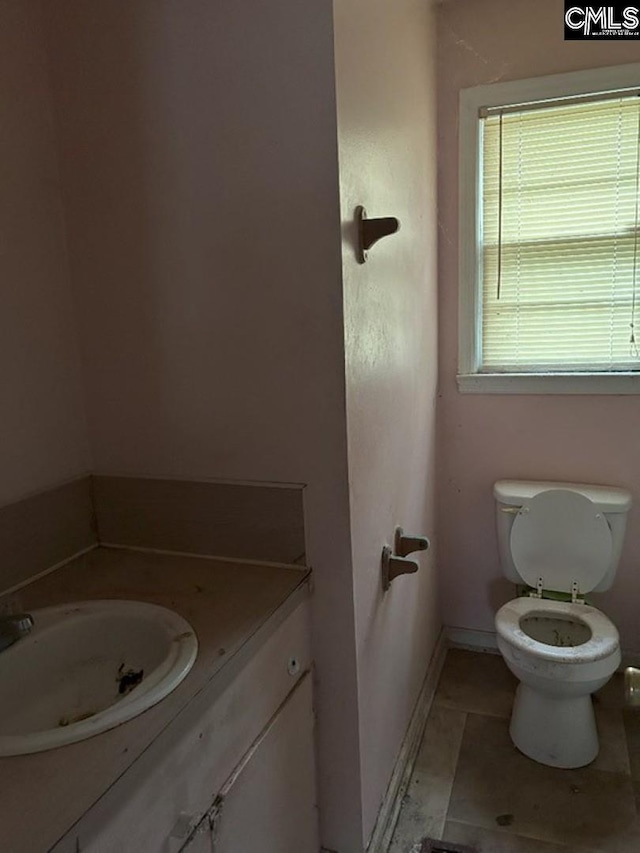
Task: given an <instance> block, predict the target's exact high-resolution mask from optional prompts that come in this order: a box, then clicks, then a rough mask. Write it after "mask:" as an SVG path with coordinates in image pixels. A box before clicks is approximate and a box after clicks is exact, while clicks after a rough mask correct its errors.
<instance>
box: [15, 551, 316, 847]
mask: <svg viewBox="0 0 640 853" xmlns="http://www.w3.org/2000/svg"><path fill="white" fill-rule="evenodd" d="M308 576H309V572H308V570H307V569H306V568H302V567H301V568H296V567H286V566H274V565H264V564H263V565H256V564H252V563H240V562H228V561H224V560H219V559H212V558H203V557H189V556H178V555H168V554H156V553H149V552H142V551H130V550H125V549H119V548H104V547H99V548H96V549H95V550H93V551H90V552H89V553H88V554H85V555H83V556H81V557H78V558H76V559H75V560H73V561H72V562H70V563H68V564H67V565H65V566H63V567H62V568H59V569H57V570H56V571H54V572H52V573H51V574H49V575H46V576H44V577H42V578H40V579H38V580H36V581H34V582H33V583H31V584H29V585H28V586H26V587H24V588H23V589H21V590H20V591H19V593H16V594H14V595H13V596H12V597H13V598H14V599H15V598H17V600H18V601H19V603H20V607H21V608H22V609H24V610H26V611H32V610H37V609H38V608H41V607H47V606H49V605H54V604H61V603H65V602H69V601H81V600H86V599H101V598H122V599H130V600H137V601H150V602H152V603H155V604H160V605H163V606H164V607H168V608H170V609H172V610H175V611H176V612H177V613H179V614H180V615H182V616H183V617H184V618H185V619H187V620H188V621H189V623H190V624H191V625H192V627H193V628H194V629H195V631H196V633H197V635H198V643H199V651H198V657H197V659H196V662H195V664H194V666H193V669H192V670H191V672H190V673H189V674H188V675H187V677H186V678H185V680H184V681H183V682H182V683H181V684H180V685H179V686H178V687H177V688H176V689H175V690H174V691H173V692H172V693H170V694H169V696H167V697H166V698H165V699H163V700H162V701H161V702H160V703H158V704H157V705H155V706H154V707H152V708H150V709H149V710H148V711H145V712H144V713H143V714H141V715H140V716H138V717H136V718H134V719H133V720H130V721H129V722H127V723H124V724H122V725H120V726H118V727H117V728H115V729H111V730H110V731H107V732H104V733H102V734H100V735H96V736H95V737H92V738H89V739H88V740H84V741H81V742H79V743H75V744H70V745H68V746H64V747H60V748H58V749H53V750H50V751H47V752H41V753H36V754H34V755H24V756H14V757H9V758H0V775H1V778H2V786H1V789H0V790H1V793H0V850H1V851H2V853H45V851H47V850H49V849H50V848H51V847H53V845H54V844H56V842H57V841H58V840H59V839H60V838H61V837H62V836H63V835H64V834H65V833H66V832H67V831H68V830H69V829H70V828H71V827H72V826H73V825H74V823H75V822H76V821H77V820H79V818H81V817H82V815H83V814H84V813H85V812H86V811H88V810H89V809H90V808H91V807H92V806H93V805H94V803H95V802H96V801H97V800H98V799H99V798H100V797H101V795H102V794H103V793H104V792H105V791H106V790H107V789H108V788H109V787H110V786H111V785H113V784H114V782H116V781H117V780H118V779H119V778H120V777H121V776H122V775H123V774H124V773H125V772H126V771H127V769H128V768H129V767H131V765H133V763H134V762H135V761H136V760H137V759H138V758H139V757H140V756H141V755H142V753H143V752H144V751H145V750H146V749H147V748H148V747H149V746H150V744H151V743H152V742H153V741H154V740H155V739H156V738H157V737H158V736H159V735H160V734H161V733H162V732H163V730H164V729H165V728H166V727H167V726H168V725H169V724H170V723H171V721H172V720H173V719H174V718H176V717H177V716H178V715H179V714H180V712H181V711H183V710H184V709H185V708H186V706H187V705H188V704H189V703H190V701H191V700H192V699H193V698H194V697H195V696H196V695H197V694H198V693H200V692H201V691H202V690H203V689H204V688H205V686H207V685H208V684H209V683H210V682H211V681H212V680H213V679H214V678H215V677H216V676H219V677H220V679H221V680H222V679H223V676H224V681H225V683H228V680H229V678H230V677H233V675H234V668H235V669H237V670H238V671H239V670H240V668H241V667H242V665H243V662H244V660H246V657H245V655H244V654H243V655H238V654H237V653H238V652H239V651H240V649H243V652H246V651H248V650H250V647H251V644H252V642H253V643H255V644H259V643H261V642H263V641H264V638H265V630H266V631H268V630H269V629H270V628H271V629H273V630H275V628H276V627H277V625H278V624H280V622H281V621H282V619H284V618H285V617H286V615H288V613H289V612H291V611H292V610H293V608H294V607H295V606H297V604H298V603H299V602H300V601H302V600H303V598H304V597H305V596H306V595H307V590H308V583H307V582H308ZM256 647H257V646H256ZM241 658H242V660H241Z"/></svg>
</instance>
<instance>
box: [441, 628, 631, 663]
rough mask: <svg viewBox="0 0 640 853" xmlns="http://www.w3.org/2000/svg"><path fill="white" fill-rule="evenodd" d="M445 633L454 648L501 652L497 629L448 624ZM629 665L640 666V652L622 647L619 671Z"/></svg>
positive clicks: (491, 652)
mask: <svg viewBox="0 0 640 853" xmlns="http://www.w3.org/2000/svg"><path fill="white" fill-rule="evenodd" d="M444 633H445V635H446V637H447V641H448V643H449V646H450V647H451V648H452V649H469V650H470V651H473V652H489V653H490V654H494V655H496V654H500V651H499V649H498V641H497V639H496V633H495V631H476V630H473V629H472V628H455V627H453V626H451V625H447V626H446V627H445V628H444ZM627 666H636V667H638V668H640V652H632V651H629V650H625V649H622V662H621V663H620V666H619V667H618V672H622V671H623V670H624V669H625V667H627Z"/></svg>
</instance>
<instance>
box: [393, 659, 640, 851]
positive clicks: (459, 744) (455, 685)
mask: <svg viewBox="0 0 640 853" xmlns="http://www.w3.org/2000/svg"><path fill="white" fill-rule="evenodd" d="M516 684H517V682H516V680H515V678H514V677H513V676H512V675H511V673H510V672H509V671H508V669H507V668H506V666H505V665H504V663H503V661H502V658H501V657H500V656H498V655H490V654H479V653H476V652H468V651H462V650H460V649H451V650H450V651H449V652H448V654H447V659H446V662H445V666H444V669H443V672H442V676H441V679H440V683H439V685H438V690H437V693H436V696H435V699H434V702H433V706H432V708H431V713H430V715H429V719H428V721H427V726H426V729H425V733H424V738H423V741H422V745H421V747H420V752H419V755H418V758H417V761H416V766H415V769H414V773H413V777H412V779H411V782H410V785H409V788H408V790H407V794H406V796H405V798H404V801H403V805H402V809H401V812H400V817H399V819H398V825H397V827H396V831H395V834H394V836H393V840H392V843H391V847H390V848H389V853H417V851H418V850H419V842H420V840H421V839H422V838H423V837H424V836H426V835H428V836H432V837H435V838H441V839H444V840H446V841H454V842H458V843H460V844H468V845H472V846H474V847H476V848H477V849H478V850H479V851H480V853H569V851H571V853H640V818H639V817H638V814H639V812H638V809H640V711H628V710H625V709H624V707H623V687H622V676H621V675H616V676H614V678H613V679H612V680H611V681H610V682H609V684H607V685H606V687H604V688H603V690H601V691H600V692H599V693H598V694H596V696H595V697H594V704H595V709H596V719H597V723H598V731H599V734H600V754H599V755H598V758H597V759H596V760H595V761H594V762H593V763H592V764H590V765H589V766H588V767H584V768H581V769H579V770H558V769H555V768H552V767H545V766H544V765H542V764H538V763H537V762H535V761H531V760H530V759H529V758H526V757H525V756H524V755H522V754H521V753H520V752H518V750H517V749H516V748H515V747H514V746H513V744H512V743H511V739H510V737H509V731H508V724H509V716H510V714H511V703H512V701H513V694H514V691H515V688H516Z"/></svg>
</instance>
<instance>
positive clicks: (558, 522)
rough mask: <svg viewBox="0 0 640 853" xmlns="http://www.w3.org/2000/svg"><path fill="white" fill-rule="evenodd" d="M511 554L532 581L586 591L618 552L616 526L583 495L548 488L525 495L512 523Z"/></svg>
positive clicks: (556, 588)
mask: <svg viewBox="0 0 640 853" xmlns="http://www.w3.org/2000/svg"><path fill="white" fill-rule="evenodd" d="M510 544H511V556H512V558H513V564H514V566H515V568H516V571H517V573H518V574H519V576H520V577H521V578H522V580H523V581H524V583H525V584H527V586H529V587H532V588H534V589H536V588H537V587H538V586H539V585H540V580H541V579H542V586H543V588H544V589H548V590H554V591H555V592H566V593H572V592H573V591H574V590H576V589H577V591H578V592H579V593H580V594H581V595H584V594H585V593H588V592H591V590H593V589H595V588H596V587H597V586H598V584H599V583H600V581H601V580H602V579H603V578H604V576H605V575H606V573H607V571H608V570H609V566H610V565H611V559H612V555H613V539H612V536H611V529H610V527H609V524H608V522H607V520H606V518H605V517H604V515H603V513H601V512H599V511H598V510H597V509H596V507H595V505H594V504H593V503H592V502H591V501H590V500H589V498H587V497H585V496H584V495H581V494H578V493H577V492H571V491H568V490H566V489H547V490H546V491H543V492H540V493H538V494H537V495H535V496H534V497H533V498H530V499H529V500H527V501H525V502H524V503H523V505H522V507H521V508H520V511H519V512H518V515H517V516H516V518H515V519H514V522H513V525H512V528H511V543H510Z"/></svg>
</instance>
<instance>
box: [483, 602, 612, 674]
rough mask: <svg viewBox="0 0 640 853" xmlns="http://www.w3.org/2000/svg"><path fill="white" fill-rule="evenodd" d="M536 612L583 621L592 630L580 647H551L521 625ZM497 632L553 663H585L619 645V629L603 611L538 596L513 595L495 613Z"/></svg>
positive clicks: (516, 646)
mask: <svg viewBox="0 0 640 853" xmlns="http://www.w3.org/2000/svg"><path fill="white" fill-rule="evenodd" d="M534 614H539V615H541V616H543V617H544V616H548V617H549V618H553V617H558V616H564V617H567V618H569V619H573V620H575V621H576V622H583V623H584V624H585V625H587V627H588V628H589V630H590V631H591V638H590V639H589V640H587V642H586V643H582V644H581V645H579V646H552V645H548V644H547V643H542V642H540V641H539V640H534V639H533V637H530V636H529V635H528V634H526V633H525V632H524V631H523V630H522V628H521V627H520V621H521V619H523V618H524V617H526V616H533V615H534ZM495 622H496V629H497V631H498V634H499V635H500V636H501V637H502V638H503V639H504V640H505V641H506V642H508V643H510V644H511V645H512V646H514V647H515V648H517V649H519V650H520V651H522V652H526V653H529V654H531V655H533V656H535V657H538V658H542V659H543V660H547V661H553V662H556V663H581V662H584V663H587V662H592V661H597V660H601V659H603V658H607V657H609V656H610V655H612V654H614V653H615V652H616V650H617V649H618V648H619V645H620V637H619V635H618V630H617V628H616V626H615V625H614V624H613V622H612V621H611V620H610V619H608V618H607V617H606V616H605V615H604V613H602V612H601V611H600V610H597V609H596V608H595V607H590V606H589V605H587V604H572V603H571V602H565V601H552V600H550V599H539V598H527V597H523V598H516V599H514V600H513V601H508V602H507V603H506V604H504V605H503V606H502V607H501V608H500V610H498V612H497V613H496V619H495Z"/></svg>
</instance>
